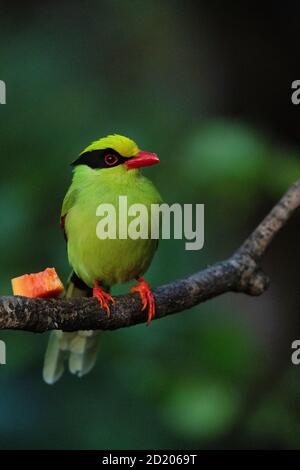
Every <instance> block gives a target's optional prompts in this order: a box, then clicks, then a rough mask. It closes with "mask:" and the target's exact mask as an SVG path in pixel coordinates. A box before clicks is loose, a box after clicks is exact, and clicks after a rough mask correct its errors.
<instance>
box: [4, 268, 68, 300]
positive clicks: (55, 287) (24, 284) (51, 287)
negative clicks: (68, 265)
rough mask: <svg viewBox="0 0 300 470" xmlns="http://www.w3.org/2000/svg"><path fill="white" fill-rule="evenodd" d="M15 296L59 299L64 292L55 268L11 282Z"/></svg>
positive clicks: (26, 275) (25, 275)
mask: <svg viewBox="0 0 300 470" xmlns="http://www.w3.org/2000/svg"><path fill="white" fill-rule="evenodd" d="M11 284H12V289H13V293H14V295H22V296H24V297H57V296H58V295H59V294H61V292H62V291H63V290H64V286H63V284H62V282H61V280H60V279H59V277H58V275H57V274H56V271H55V269H54V268H47V269H45V271H42V272H40V273H35V274H24V275H23V276H20V277H15V278H14V279H12V280H11Z"/></svg>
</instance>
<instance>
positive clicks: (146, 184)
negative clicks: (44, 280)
mask: <svg viewBox="0 0 300 470" xmlns="http://www.w3.org/2000/svg"><path fill="white" fill-rule="evenodd" d="M156 163H159V159H158V157H157V155H156V154H154V153H150V152H144V151H141V150H140V149H139V147H138V146H137V144H136V143H135V142H134V141H133V140H131V139H129V138H128V137H124V136H121V135H116V134H114V135H108V136H106V137H103V138H101V139H99V140H97V141H95V142H93V143H92V144H90V145H89V146H88V147H87V148H85V149H84V150H83V152H82V153H81V154H80V155H79V157H78V158H77V159H76V160H75V161H74V162H73V163H72V166H73V179H72V183H71V186H70V188H69V190H68V191H67V194H66V196H65V198H64V201H63V205H62V211H61V226H62V228H63V230H64V234H65V239H66V242H67V252H68V259H69V263H70V265H71V267H72V269H73V273H72V274H71V276H70V279H69V281H68V285H67V287H66V292H65V296H66V297H67V298H72V297H86V296H93V297H96V298H97V299H98V300H99V302H100V305H101V307H102V308H104V309H106V310H107V313H108V314H110V303H112V302H114V299H113V297H112V296H111V295H110V293H109V289H110V287H111V286H113V285H114V284H119V283H125V282H127V281H130V280H132V279H136V280H137V282H138V284H137V285H135V286H133V287H132V288H131V292H133V293H134V292H138V293H139V294H140V296H141V300H142V306H143V309H146V308H148V323H149V322H150V321H151V320H152V318H153V317H154V315H155V303H154V297H153V294H152V292H151V288H150V286H149V284H148V283H147V282H146V281H144V280H143V279H142V278H141V276H142V275H143V273H144V272H145V271H146V270H147V269H148V267H149V265H150V263H151V260H152V258H153V255H154V253H155V251H156V248H157V243H158V240H157V239H151V236H150V232H149V237H148V238H147V239H144V238H138V239H131V238H129V237H128V238H121V237H118V235H117V237H116V238H106V239H100V238H98V236H97V232H96V226H97V223H98V221H99V218H98V217H97V216H96V211H97V207H98V206H99V204H111V205H113V206H114V208H115V210H116V213H117V218H116V220H117V224H118V220H119V217H124V216H125V217H128V215H127V214H126V215H124V214H119V213H118V207H119V206H118V202H119V196H127V202H128V206H130V205H132V204H136V203H140V204H143V205H144V206H145V207H146V208H147V212H148V214H149V216H150V211H151V205H152V204H160V203H161V196H160V194H159V192H158V191H157V189H156V188H155V186H154V185H153V184H152V182H151V181H150V180H149V179H147V178H145V177H144V176H142V174H141V173H140V168H141V167H145V166H150V165H154V164H156ZM148 218H149V217H148ZM145 223H146V221H145ZM147 223H148V221H147ZM149 230H151V227H150V229H149ZM118 233H119V232H118V230H117V234H118ZM98 339H99V332H97V331H78V332H72V333H69V332H62V331H53V332H52V333H51V335H50V338H49V343H48V348H47V351H46V355H45V362H44V369H43V377H44V380H45V381H46V382H47V383H49V384H53V383H55V382H56V381H57V380H58V379H59V378H60V377H61V375H62V374H63V372H64V369H65V362H66V360H68V366H69V370H70V372H71V373H73V374H75V375H77V376H78V377H82V376H83V375H85V374H87V373H88V372H89V371H90V370H91V369H92V367H93V366H94V364H95V361H96V355H97V351H98V343H99V341H98Z"/></svg>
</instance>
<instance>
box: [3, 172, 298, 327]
mask: <svg viewBox="0 0 300 470" xmlns="http://www.w3.org/2000/svg"><path fill="white" fill-rule="evenodd" d="M298 207H300V181H297V182H296V183H294V184H293V185H292V186H291V187H290V189H289V190H288V191H287V192H286V193H285V194H284V196H283V197H282V198H281V199H280V201H279V202H278V203H277V204H276V205H275V206H274V208H273V209H272V210H271V212H270V213H269V214H268V215H267V216H266V218H265V219H264V220H263V221H262V222H261V223H260V224H259V225H258V227H257V228H256V229H255V230H254V232H253V233H252V234H251V235H250V236H249V237H248V238H247V240H246V241H245V242H244V243H243V245H242V246H241V247H240V248H239V249H238V250H237V251H236V252H235V253H234V254H233V255H232V256H231V257H230V258H229V259H227V260H225V261H222V262H219V263H216V264H214V265H213V266H210V267H208V268H207V269H204V270H202V271H199V272H197V273H195V274H193V275H191V276H189V277H187V278H185V279H180V280H177V281H174V282H172V283H170V284H166V285H164V286H161V287H158V288H156V289H155V290H154V291H153V293H154V296H155V302H156V317H155V318H156V319H158V318H162V317H165V316H167V315H171V314H173V313H177V312H181V311H183V310H186V309H189V308H191V307H193V306H195V305H198V304H200V303H202V302H204V301H206V300H208V299H211V298H213V297H217V296H219V295H221V294H224V293H225V292H243V293H245V294H248V295H261V294H262V293H263V292H264V291H265V290H266V289H267V287H268V285H269V280H268V278H267V276H266V275H265V274H264V273H263V271H262V270H261V268H260V263H261V259H262V257H263V255H264V253H265V251H266V249H267V248H268V247H269V245H270V243H271V241H272V240H273V238H274V236H275V235H276V234H277V233H278V232H279V230H281V228H282V227H283V226H284V225H285V224H286V222H287V221H288V220H289V218H290V217H291V216H292V214H293V213H294V212H295V210H296V209H297V208H298ZM115 299H116V302H115V304H113V305H112V306H111V316H110V317H108V316H107V313H106V311H105V310H101V308H100V306H99V302H98V301H97V300H96V299H94V298H78V299H70V300H66V299H47V300H46V299H30V298H26V297H17V296H3V297H0V329H12V330H26V331H32V332H36V333H38V332H39V333H42V332H44V331H47V330H53V329H61V330H65V331H76V330H97V329H99V330H115V329H117V328H124V327H126V326H132V325H136V324H138V323H142V322H145V321H146V320H147V314H146V312H143V311H142V310H141V307H142V305H141V301H140V298H139V296H138V294H134V295H132V294H130V295H122V296H118V297H116V298H115Z"/></svg>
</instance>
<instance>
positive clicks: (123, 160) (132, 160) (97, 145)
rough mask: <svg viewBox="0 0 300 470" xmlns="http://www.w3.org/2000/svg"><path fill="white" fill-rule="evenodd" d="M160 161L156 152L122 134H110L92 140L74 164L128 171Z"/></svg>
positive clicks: (75, 165) (96, 168) (98, 168)
mask: <svg viewBox="0 0 300 470" xmlns="http://www.w3.org/2000/svg"><path fill="white" fill-rule="evenodd" d="M156 163H159V158H158V157H157V155H156V154H155V153H150V152H144V151H142V150H140V149H139V148H138V146H137V144H136V143H135V142H134V141H133V140H131V139H129V138H128V137H124V136H122V135H117V134H113V135H108V136H107V137H103V138H101V139H99V140H96V141H95V142H92V143H91V144H90V145H89V146H88V147H86V148H85V149H84V150H83V152H81V154H80V155H79V157H78V158H77V160H75V161H74V162H73V163H72V165H73V166H74V167H75V168H76V167H77V166H78V165H87V166H88V167H90V168H92V169H95V170H100V169H101V170H102V169H103V170H109V171H117V172H118V173H119V172H120V171H121V172H123V171H128V170H133V169H138V168H141V167H144V166H151V165H155V164H156Z"/></svg>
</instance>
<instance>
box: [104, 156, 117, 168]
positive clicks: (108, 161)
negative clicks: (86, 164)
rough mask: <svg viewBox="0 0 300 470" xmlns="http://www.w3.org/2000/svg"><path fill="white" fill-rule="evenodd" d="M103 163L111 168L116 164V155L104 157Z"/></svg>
mask: <svg viewBox="0 0 300 470" xmlns="http://www.w3.org/2000/svg"><path fill="white" fill-rule="evenodd" d="M104 161H105V163H106V165H108V166H112V165H115V164H116V163H117V161H118V157H117V156H116V155H113V154H111V153H110V154H108V155H105V157H104Z"/></svg>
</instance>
